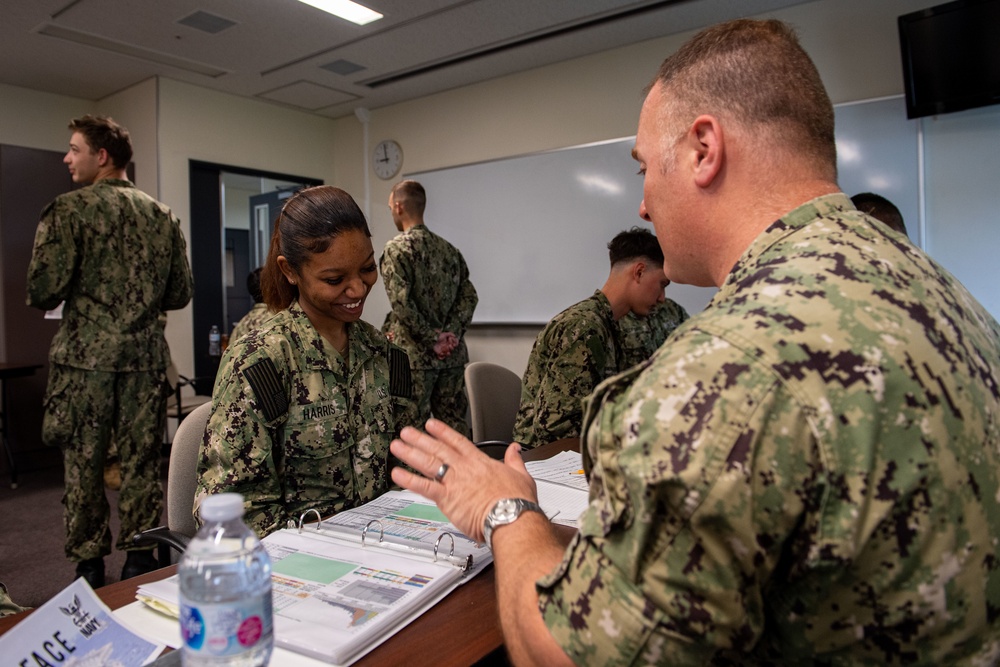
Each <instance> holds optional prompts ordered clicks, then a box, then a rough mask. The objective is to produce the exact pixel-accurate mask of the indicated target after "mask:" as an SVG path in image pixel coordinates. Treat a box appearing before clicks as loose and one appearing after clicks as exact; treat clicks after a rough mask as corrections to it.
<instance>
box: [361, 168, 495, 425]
mask: <svg viewBox="0 0 1000 667" xmlns="http://www.w3.org/2000/svg"><path fill="white" fill-rule="evenodd" d="M426 205H427V193H426V192H425V191H424V188H423V186H422V185H420V183H417V182H416V181H402V182H400V183H397V184H396V185H395V186H394V187H393V188H392V192H391V193H390V194H389V210H390V211H391V212H392V221H393V223H394V224H395V225H396V229H397V230H399V232H400V233H399V234H398V235H397V236H396V237H395V238H393V239H390V241H389V242H388V243H386V244H385V249H384V250H383V251H382V258H381V260H380V261H379V264H380V266H381V268H382V279H383V280H384V281H385V292H386V294H387V295H388V297H389V305H390V306H391V307H392V310H391V311H390V312H389V315H388V317H387V319H386V323H385V326H384V327H383V331H384V332H385V334H386V335H387V336H388V337H389V339H390V340H392V341H393V342H394V343H395V344H396V345H399V346H400V347H401V348H403V350H405V351H406V353H407V354H408V355H409V357H410V364H411V367H412V373H413V392H414V399H415V401H416V403H417V422H416V423H420V424H422V423H424V422H425V421H426V420H427V418H428V417H430V416H431V415H432V414H433V415H434V416H435V417H437V418H438V419H441V420H442V421H444V422H446V423H448V424H450V425H451V426H452V427H453V428H455V429H457V430H459V431H461V432H462V433H465V434H466V435H468V434H469V426H468V424H467V423H466V421H465V420H466V412H467V411H468V408H469V399H468V398H467V397H466V395H465V364H467V363H468V362H469V351H468V348H467V347H466V345H465V331H466V329H468V328H469V323H470V322H471V321H472V315H473V313H474V312H475V310H476V304H478V303H479V297H478V295H477V294H476V288H475V287H474V286H473V285H472V281H470V280H469V269H468V267H467V266H466V265H465V258H464V257H462V253H461V252H460V251H459V250H458V248H456V247H455V246H453V245H452V244H450V243H448V241H446V240H445V239H443V238H441V237H440V236H438V235H437V234H435V233H434V232H432V231H431V230H430V229H428V228H427V225H426V224H425V223H424V209H425V207H426Z"/></svg>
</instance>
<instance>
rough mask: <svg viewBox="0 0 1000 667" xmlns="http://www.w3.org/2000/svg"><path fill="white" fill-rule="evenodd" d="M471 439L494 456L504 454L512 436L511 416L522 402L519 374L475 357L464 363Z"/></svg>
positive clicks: (512, 419)
mask: <svg viewBox="0 0 1000 667" xmlns="http://www.w3.org/2000/svg"><path fill="white" fill-rule="evenodd" d="M465 389H466V391H467V392H468V393H469V413H470V416H471V424H470V426H471V427H472V441H473V442H475V443H477V445H478V446H479V447H480V448H481V449H483V450H484V451H485V452H486V453H487V454H489V455H490V456H492V457H493V458H500V459H502V458H503V452H504V451H505V450H506V447H505V446H503V445H506V444H508V443H510V442H511V440H513V438H514V418H515V417H516V416H517V409H518V407H520V405H521V378H519V377H518V376H517V374H515V373H514V372H513V371H511V370H508V369H506V368H504V367H503V366H499V365H497V364H491V363H490V362H488V361H474V362H472V363H471V364H469V365H468V366H466V367H465Z"/></svg>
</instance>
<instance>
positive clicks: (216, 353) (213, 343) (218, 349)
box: [208, 324, 222, 357]
mask: <svg viewBox="0 0 1000 667" xmlns="http://www.w3.org/2000/svg"><path fill="white" fill-rule="evenodd" d="M208 356H210V357H221V356H222V332H221V331H219V325H218V324H213V325H212V328H211V329H209V330H208Z"/></svg>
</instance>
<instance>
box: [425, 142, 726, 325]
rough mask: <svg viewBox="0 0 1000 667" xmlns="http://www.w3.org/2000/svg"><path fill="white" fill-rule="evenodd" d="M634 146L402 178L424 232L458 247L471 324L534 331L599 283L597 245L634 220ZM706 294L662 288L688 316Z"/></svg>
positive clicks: (603, 257) (603, 265) (568, 151)
mask: <svg viewBox="0 0 1000 667" xmlns="http://www.w3.org/2000/svg"><path fill="white" fill-rule="evenodd" d="M634 144H635V140H634V137H625V138H621V139H613V140H609V141H603V142H598V143H593V144H586V145H583V146H574V147H571V148H565V149H560V150H554V151H546V152H542V153H533V154H530V155H521V156H517V157H512V158H506V159H501V160H493V161H489V162H480V163H475V164H468V165H462V166H457V167H451V168H446V169H438V170H434V171H425V172H419V173H413V174H408V175H407V178H412V179H415V180H417V181H420V183H421V184H422V185H423V186H424V188H425V189H426V190H427V210H426V211H425V213H424V219H425V221H426V222H427V226H428V227H429V228H430V229H432V230H433V231H435V232H436V233H438V234H440V235H441V236H443V237H444V238H446V239H448V240H449V241H450V242H451V243H452V244H454V245H455V246H457V247H458V249H459V250H461V251H462V254H463V255H464V256H465V260H466V263H467V264H468V265H469V274H470V278H471V280H472V283H473V285H475V286H476V290H477V291H478V292H479V306H478V307H477V308H476V313H475V316H474V318H473V323H475V324H497V323H501V324H542V323H545V322H548V321H549V320H550V319H552V317H553V316H554V315H556V314H557V313H559V312H560V311H562V310H564V309H565V308H567V307H569V306H570V305H572V304H574V303H576V302H577V301H580V300H582V299H585V298H586V297H588V296H590V295H591V294H593V292H594V290H596V289H599V288H600V287H601V286H602V285H604V282H605V281H606V280H607V277H608V271H609V269H610V265H609V262H608V249H607V244H608V241H610V240H611V239H612V238H613V237H614V236H615V234H617V233H618V232H620V231H622V230H624V229H629V228H631V227H633V226H636V225H639V226H644V227H646V228H647V229H651V227H650V226H649V223H646V222H644V221H643V220H642V219H640V218H639V203H640V202H641V201H642V177H641V176H639V175H638V164H637V163H636V162H635V161H634V160H633V159H632V147H633V146H634ZM714 293H715V288H699V287H691V286H687V285H671V286H670V287H668V288H667V296H669V297H670V298H672V299H673V300H675V301H677V302H678V303H680V304H681V305H683V306H684V307H685V308H687V310H688V312H692V313H693V312H697V311H700V310H701V309H702V308H704V306H705V304H706V303H708V301H709V299H711V297H712V295H713V294H714Z"/></svg>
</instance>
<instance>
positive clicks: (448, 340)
mask: <svg viewBox="0 0 1000 667" xmlns="http://www.w3.org/2000/svg"><path fill="white" fill-rule="evenodd" d="M456 347H458V336H456V335H455V334H453V333H452V332H450V331H442V332H440V333H439V334H438V339H437V342H436V343H434V355H435V356H436V357H437V358H438V359H447V358H448V357H450V356H451V353H452V352H454V351H455V348H456Z"/></svg>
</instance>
